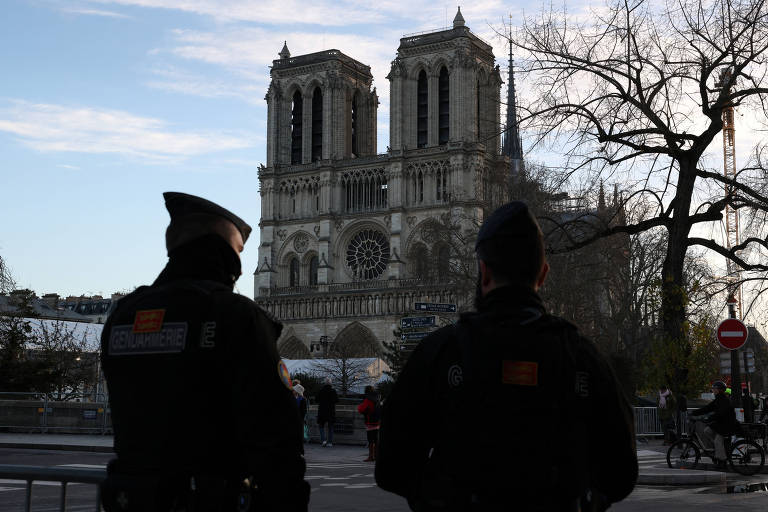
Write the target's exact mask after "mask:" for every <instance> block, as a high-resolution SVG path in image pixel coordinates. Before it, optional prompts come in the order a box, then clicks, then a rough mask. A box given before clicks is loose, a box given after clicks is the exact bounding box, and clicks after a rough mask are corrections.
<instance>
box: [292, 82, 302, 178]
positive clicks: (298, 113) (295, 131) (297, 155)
mask: <svg viewBox="0 0 768 512" xmlns="http://www.w3.org/2000/svg"><path fill="white" fill-rule="evenodd" d="M303 115H304V100H303V99H302V97H301V91H296V92H295V93H293V105H292V106H291V164H300V163H301V153H302V151H301V150H302V147H301V144H302V142H301V117H302V116H303Z"/></svg>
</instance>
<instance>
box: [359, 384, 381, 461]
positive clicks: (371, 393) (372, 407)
mask: <svg viewBox="0 0 768 512" xmlns="http://www.w3.org/2000/svg"><path fill="white" fill-rule="evenodd" d="M357 412H359V413H360V414H363V415H365V431H366V434H367V435H368V458H367V459H365V460H364V462H373V461H375V460H376V444H377V443H378V441H379V423H380V422H381V400H380V398H379V395H378V394H377V393H376V390H375V389H374V388H373V386H365V399H364V400H363V402H362V403H361V404H360V405H358V406H357Z"/></svg>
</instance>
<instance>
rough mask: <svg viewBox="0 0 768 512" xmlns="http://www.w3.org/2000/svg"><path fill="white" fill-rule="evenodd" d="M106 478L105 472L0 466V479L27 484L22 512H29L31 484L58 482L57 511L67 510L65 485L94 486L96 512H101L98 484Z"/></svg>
mask: <svg viewBox="0 0 768 512" xmlns="http://www.w3.org/2000/svg"><path fill="white" fill-rule="evenodd" d="M106 477H107V472H106V470H97V469H69V468H49V467H41V466H14V465H3V464H0V478H5V479H8V480H21V481H25V482H27V487H26V497H25V499H24V510H25V512H29V511H30V510H31V507H32V482H34V481H43V482H60V483H61V494H60V495H59V510H60V511H62V512H64V511H65V510H66V508H67V484H71V483H76V484H93V485H96V505H95V510H96V512H100V511H101V489H100V488H99V484H100V483H101V482H102V481H103V480H104V479H105V478H106Z"/></svg>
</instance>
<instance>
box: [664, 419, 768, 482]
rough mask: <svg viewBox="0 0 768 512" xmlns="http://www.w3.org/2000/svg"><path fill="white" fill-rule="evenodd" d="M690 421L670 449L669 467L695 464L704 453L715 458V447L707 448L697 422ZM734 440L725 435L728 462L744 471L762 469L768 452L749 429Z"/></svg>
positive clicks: (742, 473) (686, 466)
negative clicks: (696, 426) (683, 432)
mask: <svg viewBox="0 0 768 512" xmlns="http://www.w3.org/2000/svg"><path fill="white" fill-rule="evenodd" d="M695 423H696V422H695V421H693V420H690V421H689V422H688V432H691V433H690V434H684V435H683V437H681V438H680V439H678V440H677V441H675V442H674V443H672V445H671V446H670V447H669V450H667V465H668V466H669V467H670V468H694V467H696V465H697V464H698V463H699V460H701V456H702V454H703V455H705V456H707V457H709V458H711V459H712V461H713V462H714V461H715V450H714V448H705V447H704V443H703V442H702V440H701V439H700V438H699V436H698V434H696V433H695V432H696V431H695V428H694V424H695ZM734 437H736V439H735V440H732V439H731V438H726V439H725V454H726V463H727V464H728V465H729V466H730V467H731V468H733V470H734V471H736V472H737V473H739V474H741V475H754V474H755V473H758V472H759V471H760V470H762V469H763V465H764V464H765V452H764V451H763V448H762V447H761V446H760V445H759V444H757V443H756V442H755V441H753V440H752V439H750V438H749V437H750V436H749V434H748V433H744V432H740V433H739V434H737V435H736V436H734Z"/></svg>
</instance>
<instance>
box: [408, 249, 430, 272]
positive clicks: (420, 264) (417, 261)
mask: <svg viewBox="0 0 768 512" xmlns="http://www.w3.org/2000/svg"><path fill="white" fill-rule="evenodd" d="M409 260H410V261H408V264H409V266H410V269H411V272H410V274H411V277H416V278H420V279H426V278H427V276H428V273H429V261H428V260H429V255H428V253H427V248H426V247H424V245H423V244H421V243H419V244H416V245H415V246H414V248H413V249H412V250H411V254H410V258H409Z"/></svg>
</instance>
